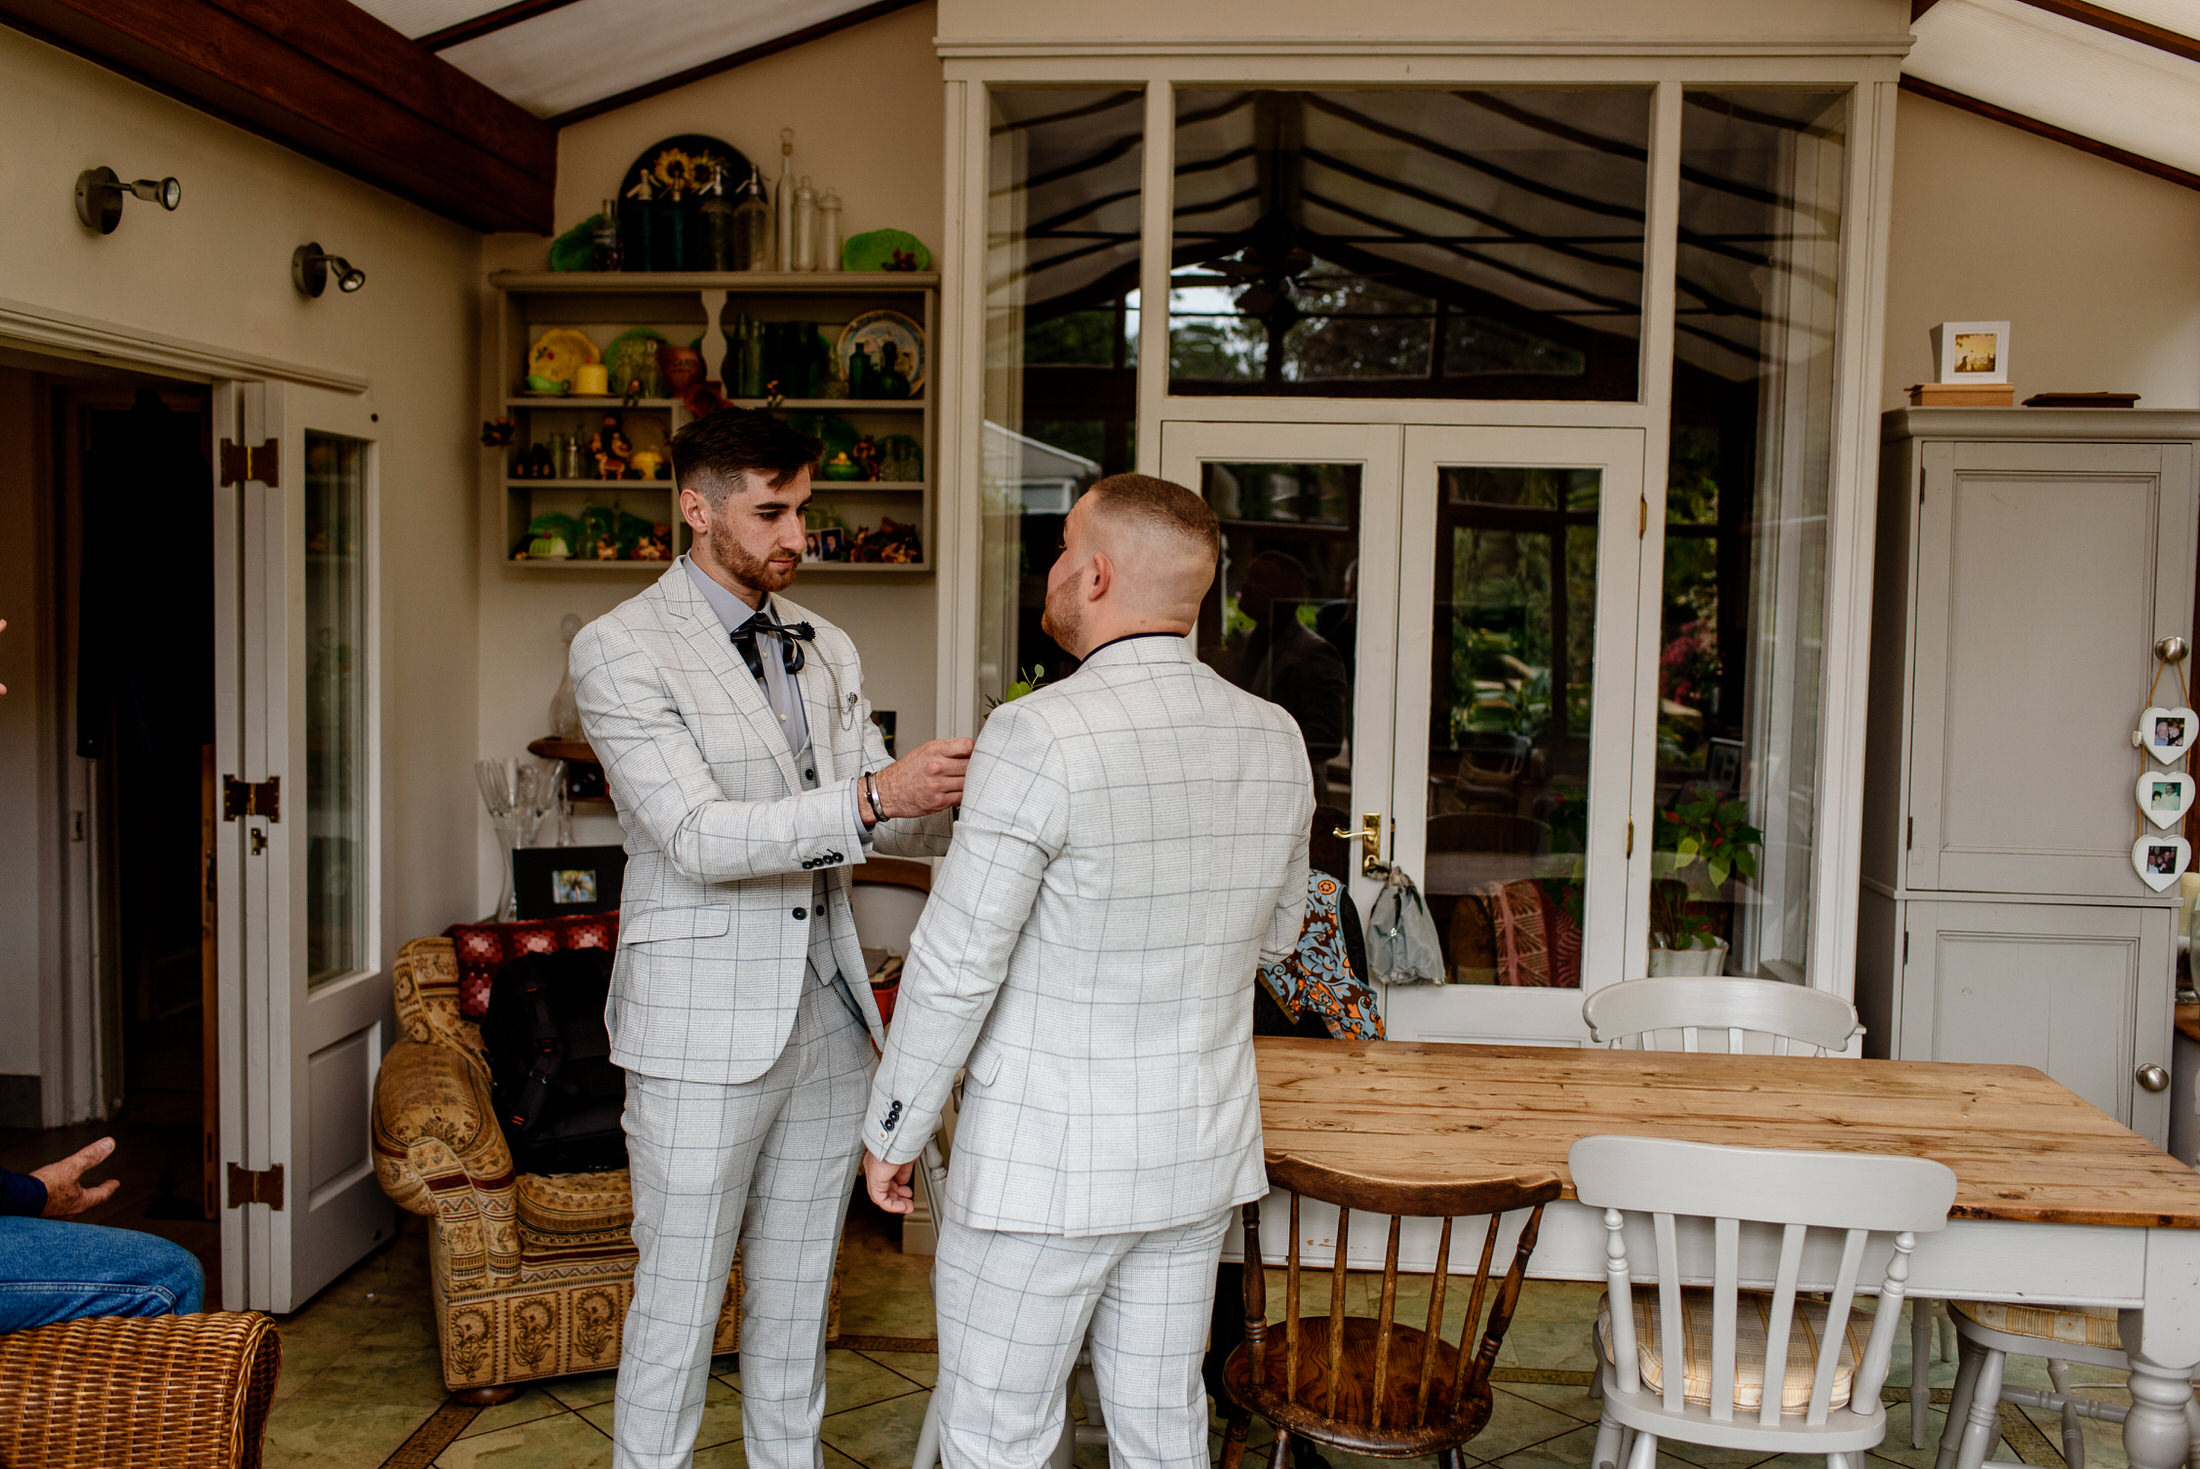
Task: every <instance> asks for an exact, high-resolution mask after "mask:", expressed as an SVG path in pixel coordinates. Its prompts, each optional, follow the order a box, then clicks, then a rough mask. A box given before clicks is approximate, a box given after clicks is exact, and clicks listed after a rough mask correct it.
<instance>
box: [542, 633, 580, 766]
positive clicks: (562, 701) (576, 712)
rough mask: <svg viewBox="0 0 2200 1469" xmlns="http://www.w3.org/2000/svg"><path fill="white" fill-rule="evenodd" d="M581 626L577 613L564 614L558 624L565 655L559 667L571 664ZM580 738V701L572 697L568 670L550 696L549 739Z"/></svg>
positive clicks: (570, 678)
mask: <svg viewBox="0 0 2200 1469" xmlns="http://www.w3.org/2000/svg"><path fill="white" fill-rule="evenodd" d="M583 625H584V624H583V623H582V621H581V617H580V614H579V613H577V612H568V613H566V614H565V618H564V620H563V621H562V622H560V623H559V624H558V637H559V638H560V639H561V640H562V641H563V642H564V644H565V653H566V656H565V657H564V658H561V659H560V660H558V661H559V664H560V666H561V667H563V666H564V665H565V664H567V663H570V662H571V660H572V655H573V639H574V638H576V637H578V636H580V631H581V628H582V626H583ZM580 737H581V706H580V701H579V700H577V699H575V698H574V697H573V674H572V670H571V669H569V668H568V669H566V671H565V674H564V676H563V677H562V678H560V679H559V680H558V691H557V692H556V693H554V694H552V695H551V696H550V738H552V739H554V740H577V739H579V738H580Z"/></svg>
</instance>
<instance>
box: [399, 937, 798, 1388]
mask: <svg viewBox="0 0 2200 1469" xmlns="http://www.w3.org/2000/svg"><path fill="white" fill-rule="evenodd" d="M394 978H395V984H396V989H397V1023H398V1025H399V1027H400V1028H401V1029H402V1030H403V1032H404V1036H405V1039H404V1040H402V1041H400V1042H398V1044H396V1045H395V1046H393V1047H391V1048H390V1052H389V1054H388V1055H387V1056H385V1057H383V1059H382V1072H381V1075H380V1076H379V1077H378V1078H377V1079H376V1081H375V1086H374V1120H373V1133H374V1171H375V1174H376V1176H377V1177H378V1178H380V1179H381V1182H382V1190H383V1192H385V1193H387V1194H388V1195H389V1196H390V1197H391V1198H392V1199H393V1200H395V1201H396V1202H397V1204H398V1206H399V1207H400V1208H403V1209H408V1210H410V1211H411V1212H413V1213H415V1214H419V1215H423V1216H425V1217H426V1218H427V1219H429V1220H430V1221H431V1232H430V1234H429V1243H428V1250H429V1256H428V1258H429V1272H428V1273H429V1278H430V1281H431V1283H432V1287H433V1292H434V1296H435V1324H436V1337H437V1341H438V1343H439V1345H440V1347H441V1349H442V1355H443V1381H444V1384H445V1385H446V1386H448V1387H449V1388H450V1389H451V1391H453V1392H458V1393H464V1394H466V1395H467V1396H468V1398H469V1399H470V1400H472V1401H478V1402H499V1401H502V1400H503V1399H505V1398H508V1397H511V1396H512V1395H513V1393H514V1391H515V1389H514V1388H513V1387H512V1384H515V1383H521V1382H529V1381H533V1380H535V1379H538V1378H545V1377H564V1376H568V1375H570V1374H573V1373H579V1372H603V1371H608V1370H610V1369H611V1368H614V1367H616V1366H618V1364H619V1341H620V1336H621V1333H622V1332H623V1331H624V1329H625V1325H626V1307H627V1301H628V1299H629V1298H630V1297H631V1296H632V1295H633V1282H634V1259H635V1253H634V1243H633V1240H632V1238H631V1237H630V1235H629V1233H628V1231H629V1229H630V1228H631V1226H632V1225H633V1222H634V1202H633V1196H632V1194H631V1193H630V1192H629V1190H628V1185H627V1176H626V1170H625V1169H623V1168H622V1169H619V1170H617V1171H615V1172H608V1173H543V1174H537V1173H521V1174H515V1173H514V1172H513V1168H512V1154H511V1150H510V1148H509V1147H507V1146H506V1144H505V1141H504V1134H503V1132H502V1131H501V1130H500V1129H499V1128H498V1126H497V1120H496V1112H495V1109H494V1107H493V1105H492V1104H491V1102H490V1099H489V1064H488V1061H487V1059H486V1058H485V1056H484V1054H483V1051H482V1045H481V1033H480V1031H479V1030H478V1029H477V1028H476V1027H475V1025H474V1024H473V1022H472V1021H470V1020H467V1019H465V1018H464V1017H463V1016H462V1015H461V1014H460V1013H459V1004H458V997H459V983H458V960H457V956H456V954H455V953H454V951H453V950H452V947H451V941H450V940H449V939H447V938H424V939H414V940H413V941H412V942H411V943H409V944H407V945H405V947H404V948H403V949H401V950H399V951H398V955H397V969H396V973H395V976H394ZM839 1329H840V1285H839V1278H838V1276H837V1275H836V1276H835V1278H834V1283H833V1300H832V1306H831V1312H830V1315H829V1317H828V1325H827V1331H828V1333H829V1334H830V1335H834V1336H837V1335H838V1334H839ZM740 1346H741V1266H740V1262H739V1261H736V1262H735V1263H734V1267H733V1275H732V1279H731V1282H730V1284H729V1285H728V1287H727V1290H726V1299H725V1304H724V1306H723V1307H721V1308H720V1310H719V1313H718V1331H717V1335H716V1337H715V1338H714V1339H713V1343H712V1348H711V1349H712V1350H713V1351H714V1352H719V1353H724V1352H733V1351H738V1350H739V1349H740Z"/></svg>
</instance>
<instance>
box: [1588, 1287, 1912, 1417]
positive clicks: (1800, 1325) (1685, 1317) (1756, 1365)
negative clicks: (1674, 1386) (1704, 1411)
mask: <svg viewBox="0 0 2200 1469" xmlns="http://www.w3.org/2000/svg"><path fill="white" fill-rule="evenodd" d="M1771 1314H1772V1297H1771V1296H1770V1295H1769V1294H1767V1293H1765V1292H1763V1291H1747V1290H1745V1291H1743V1292H1742V1293H1741V1297H1740V1299H1739V1300H1738V1301H1737V1303H1736V1308H1735V1321H1734V1406H1735V1408H1736V1409H1738V1410H1747V1411H1755V1410H1757V1409H1759V1408H1761V1407H1763V1406H1764V1401H1765V1335H1766V1323H1767V1321H1768V1320H1769V1319H1770V1317H1771ZM1711 1323H1712V1298H1711V1292H1710V1291H1708V1290H1703V1289H1684V1290H1683V1291H1682V1292H1681V1354H1682V1358H1683V1360H1682V1363H1681V1392H1682V1394H1683V1396H1684V1397H1685V1398H1686V1399H1687V1400H1688V1401H1689V1402H1691V1403H1694V1404H1696V1405H1698V1406H1699V1407H1705V1408H1708V1407H1710V1406H1711ZM1871 1323H1872V1317H1871V1313H1870V1312H1869V1311H1867V1310H1862V1309H1852V1310H1851V1311H1850V1312H1849V1319H1848V1329H1847V1331H1846V1332H1845V1333H1844V1336H1845V1339H1844V1340H1843V1341H1842V1343H1841V1355H1840V1357H1839V1358H1838V1359H1837V1361H1836V1363H1835V1366H1834V1371H1833V1397H1832V1399H1831V1401H1830V1402H1829V1403H1828V1404H1827V1406H1828V1407H1832V1408H1844V1407H1847V1406H1848V1402H1849V1396H1850V1391H1851V1388H1852V1387H1853V1385H1854V1383H1855V1381H1856V1364H1857V1363H1858V1362H1859V1361H1861V1360H1862V1359H1863V1356H1864V1343H1865V1340H1866V1339H1867V1338H1868V1337H1869V1336H1870V1335H1871ZM1825 1331H1826V1303H1825V1302H1824V1301H1813V1300H1807V1299H1806V1300H1799V1301H1797V1302H1796V1303H1795V1316H1794V1319H1793V1320H1792V1321H1791V1322H1790V1323H1789V1326H1788V1350H1787V1372H1786V1375H1785V1376H1784V1377H1783V1379H1782V1380H1781V1383H1780V1411H1781V1412H1783V1413H1800V1412H1803V1411H1804V1410H1805V1409H1807V1408H1809V1407H1810V1389H1811V1381H1812V1378H1813V1376H1814V1375H1815V1374H1816V1372H1817V1370H1818V1343H1819V1340H1820V1339H1821V1338H1822V1337H1823V1336H1824V1335H1825ZM1597 1340H1598V1341H1599V1342H1600V1343H1602V1345H1603V1349H1604V1357H1605V1360H1606V1361H1608V1362H1614V1363H1616V1362H1617V1361H1618V1358H1617V1357H1616V1356H1614V1355H1613V1350H1612V1318H1611V1302H1610V1299H1609V1298H1607V1299H1606V1300H1605V1301H1603V1302H1601V1303H1600V1304H1599V1305H1598V1307H1597ZM1635 1347H1636V1357H1637V1360H1638V1362H1639V1364H1640V1368H1641V1371H1642V1383H1643V1386H1644V1387H1645V1388H1647V1389H1649V1390H1650V1391H1651V1392H1654V1393H1662V1392H1664V1391H1665V1362H1664V1355H1665V1337H1664V1334H1663V1326H1662V1318H1661V1316H1660V1313H1659V1310H1658V1293H1657V1290H1656V1289H1655V1288H1654V1287H1648V1286H1638V1287H1637V1288H1636V1290H1635Z"/></svg>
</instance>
